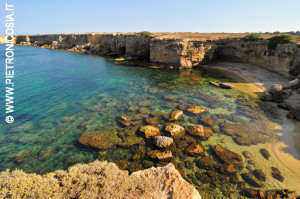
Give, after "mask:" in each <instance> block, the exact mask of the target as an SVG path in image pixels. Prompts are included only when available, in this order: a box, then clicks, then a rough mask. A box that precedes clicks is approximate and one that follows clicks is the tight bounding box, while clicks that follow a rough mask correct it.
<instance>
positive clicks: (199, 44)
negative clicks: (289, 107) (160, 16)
mask: <svg viewBox="0 0 300 199" xmlns="http://www.w3.org/2000/svg"><path fill="white" fill-rule="evenodd" d="M15 40H16V44H19V45H33V46H39V47H45V48H51V49H65V50H69V51H75V52H85V53H90V54H98V55H105V56H123V57H126V58H131V59H143V60H147V61H150V62H152V63H154V64H162V65H166V66H169V67H170V66H172V67H173V68H179V69H183V68H193V67H196V66H199V65H201V64H209V63H212V62H215V61H218V60H230V61H236V62H243V63H250V64H256V65H260V66H262V67H264V68H267V69H269V70H272V71H275V72H277V73H279V74H282V75H284V76H290V74H291V75H293V76H299V75H300V59H299V57H300V45H299V44H294V43H289V44H278V45H277V47H276V48H275V49H270V48H269V47H268V43H269V41H268V40H258V41H245V40H243V39H237V38H236V39H219V40H203V41H199V40H191V39H161V38H156V37H151V36H145V35H139V34H124V33H122V34H116V33H112V34H102V33H93V34H53V35H23V36H16V39H15Z"/></svg>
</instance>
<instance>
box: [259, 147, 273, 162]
mask: <svg viewBox="0 0 300 199" xmlns="http://www.w3.org/2000/svg"><path fill="white" fill-rule="evenodd" d="M259 152H260V153H261V155H262V156H263V157H264V158H266V159H267V160H268V159H269V158H270V157H271V154H270V153H269V151H268V150H267V149H260V150H259Z"/></svg>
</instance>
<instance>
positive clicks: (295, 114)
mask: <svg viewBox="0 0 300 199" xmlns="http://www.w3.org/2000/svg"><path fill="white" fill-rule="evenodd" d="M286 116H287V117H288V118H290V119H297V120H299V121H300V107H296V108H294V109H292V110H290V112H289V113H288V114H287V115H286Z"/></svg>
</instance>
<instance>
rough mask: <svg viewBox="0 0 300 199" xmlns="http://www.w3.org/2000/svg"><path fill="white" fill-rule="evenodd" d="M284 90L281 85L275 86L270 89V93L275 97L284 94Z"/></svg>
mask: <svg viewBox="0 0 300 199" xmlns="http://www.w3.org/2000/svg"><path fill="white" fill-rule="evenodd" d="M282 90H283V88H282V86H281V84H273V85H272V86H271V87H270V89H269V91H268V92H269V93H270V94H271V95H274V94H276V93H279V92H282Z"/></svg>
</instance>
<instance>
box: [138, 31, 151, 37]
mask: <svg viewBox="0 0 300 199" xmlns="http://www.w3.org/2000/svg"><path fill="white" fill-rule="evenodd" d="M138 34H139V35H142V36H150V35H152V32H149V31H142V32H139V33H138Z"/></svg>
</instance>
